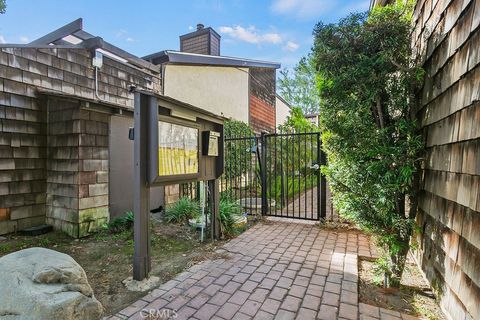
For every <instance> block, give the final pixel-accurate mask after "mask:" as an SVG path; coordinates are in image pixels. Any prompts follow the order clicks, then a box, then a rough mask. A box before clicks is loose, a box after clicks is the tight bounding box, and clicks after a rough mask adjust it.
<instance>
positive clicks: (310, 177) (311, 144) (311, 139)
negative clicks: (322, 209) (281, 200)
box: [309, 134, 315, 219]
mask: <svg viewBox="0 0 480 320" xmlns="http://www.w3.org/2000/svg"><path fill="white" fill-rule="evenodd" d="M313 151H314V150H313V135H312V134H311V135H310V163H311V164H312V167H313V155H314V153H313ZM312 170H315V169H312ZM312 173H313V171H310V176H309V179H310V181H309V185H310V187H311V188H312V191H311V192H310V200H311V210H312V211H311V212H312V216H311V218H312V219H313V215H314V214H315V213H314V211H313V182H312V177H313V174H312Z"/></svg>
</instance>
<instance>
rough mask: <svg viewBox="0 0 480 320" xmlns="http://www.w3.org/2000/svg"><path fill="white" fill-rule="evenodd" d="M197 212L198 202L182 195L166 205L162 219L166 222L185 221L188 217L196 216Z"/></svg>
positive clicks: (198, 208)
mask: <svg viewBox="0 0 480 320" xmlns="http://www.w3.org/2000/svg"><path fill="white" fill-rule="evenodd" d="M199 214H200V206H199V204H198V202H197V201H195V200H191V199H189V198H186V197H183V198H180V200H178V201H177V202H175V203H173V204H170V205H168V206H167V208H166V209H165V215H164V217H163V219H164V220H165V221H166V222H177V223H178V222H187V221H188V219H192V218H196V217H198V215H199Z"/></svg>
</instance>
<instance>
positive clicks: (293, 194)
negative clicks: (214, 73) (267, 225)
mask: <svg viewBox="0 0 480 320" xmlns="http://www.w3.org/2000/svg"><path fill="white" fill-rule="evenodd" d="M289 170H290V169H289ZM292 203H293V205H292V211H293V217H295V136H294V135H292Z"/></svg>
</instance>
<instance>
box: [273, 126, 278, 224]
mask: <svg viewBox="0 0 480 320" xmlns="http://www.w3.org/2000/svg"><path fill="white" fill-rule="evenodd" d="M274 139H275V143H274V149H273V150H274V152H275V153H274V155H273V159H274V161H275V162H274V168H273V170H274V171H273V172H274V174H275V198H274V199H275V216H277V211H278V185H277V180H278V179H277V162H278V158H277V135H275V136H274Z"/></svg>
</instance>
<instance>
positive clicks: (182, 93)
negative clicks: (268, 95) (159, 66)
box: [164, 65, 248, 123]
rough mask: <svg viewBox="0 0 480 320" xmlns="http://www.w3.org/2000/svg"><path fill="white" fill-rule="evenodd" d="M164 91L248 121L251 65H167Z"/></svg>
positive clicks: (186, 100) (207, 108) (189, 101)
mask: <svg viewBox="0 0 480 320" xmlns="http://www.w3.org/2000/svg"><path fill="white" fill-rule="evenodd" d="M164 84H165V86H164V90H165V91H164V94H165V95H166V96H169V97H172V98H175V99H177V100H180V101H183V102H186V103H190V104H192V105H194V106H197V107H200V108H203V109H205V110H208V111H210V112H213V113H215V114H218V115H223V116H225V117H227V118H232V119H235V120H240V121H243V122H246V123H248V69H247V68H241V69H238V68H234V67H212V66H183V65H166V67H165V82H164Z"/></svg>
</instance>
